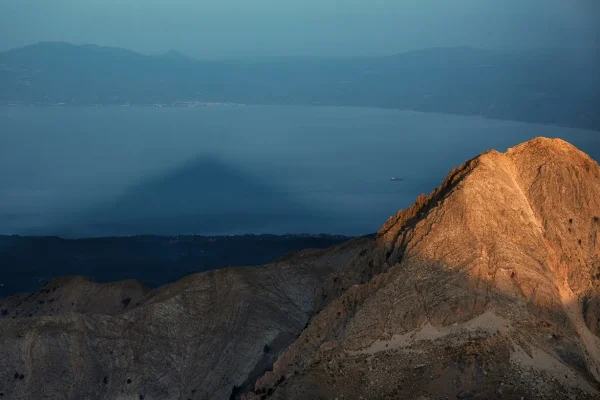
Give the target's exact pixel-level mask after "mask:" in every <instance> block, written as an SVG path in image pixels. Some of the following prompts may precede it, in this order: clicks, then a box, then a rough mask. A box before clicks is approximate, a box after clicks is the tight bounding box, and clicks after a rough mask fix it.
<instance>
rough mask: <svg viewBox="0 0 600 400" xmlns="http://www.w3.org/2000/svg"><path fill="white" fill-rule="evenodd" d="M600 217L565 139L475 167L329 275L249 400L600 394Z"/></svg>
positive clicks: (469, 165) (588, 177) (597, 176)
mask: <svg viewBox="0 0 600 400" xmlns="http://www.w3.org/2000/svg"><path fill="white" fill-rule="evenodd" d="M599 214H600V168H599V167H598V164H597V163H596V162H595V161H593V160H592V159H590V158H589V157H588V156H587V155H585V154H584V153H582V152H580V151H579V150H577V149H576V148H574V147H573V146H571V145H570V144H568V143H566V142H564V141H561V140H558V139H554V140H551V139H545V138H538V139H534V140H532V141H530V142H527V143H524V144H522V145H519V146H516V147H514V148H512V149H509V150H508V151H507V152H506V153H504V154H502V153H498V152H496V151H490V152H486V153H484V154H482V155H480V156H479V157H476V158H474V159H472V160H470V161H468V162H466V163H465V164H463V165H462V166H461V167H459V168H457V169H455V170H453V171H452V172H451V173H450V174H449V175H448V177H447V179H446V180H445V182H444V183H443V184H442V185H441V186H440V187H439V188H438V189H436V190H435V191H434V192H433V193H432V194H431V195H430V196H427V197H426V196H422V197H420V198H419V199H417V201H416V203H415V204H414V205H413V206H412V207H410V208H409V209H407V210H404V211H400V212H399V213H398V214H397V215H396V216H394V217H392V218H391V219H390V220H389V221H388V222H387V223H386V224H385V225H384V226H383V228H382V229H381V231H380V232H379V234H378V236H377V239H376V241H375V243H374V244H373V246H372V248H371V249H369V250H368V251H367V252H365V253H364V254H362V255H361V256H360V257H359V258H358V259H357V260H355V261H354V262H353V263H351V264H349V265H348V266H347V267H344V268H342V269H340V270H339V271H336V272H335V273H334V274H332V275H331V276H330V277H329V278H328V280H327V282H326V284H325V285H324V288H323V290H322V292H321V297H320V299H319V301H318V302H320V305H319V306H317V308H319V307H320V308H322V311H321V312H320V313H319V314H318V315H317V316H316V317H315V318H314V319H313V320H312V321H311V323H310V326H309V327H308V328H307V329H306V330H304V331H303V333H302V334H301V336H300V337H299V338H298V340H297V341H296V342H295V343H294V344H292V345H291V346H290V347H289V348H288V350H286V352H284V354H283V355H282V356H281V357H280V358H279V359H278V361H277V362H276V363H275V365H274V368H273V371H271V372H268V373H267V374H266V375H265V376H263V377H262V378H261V379H259V380H258V382H257V384H256V387H255V391H254V392H253V393H250V394H248V395H247V396H246V398H248V399H255V398H274V399H295V398H298V399H300V398H340V399H341V398H350V399H355V398H364V399H371V398H373V399H385V398H390V399H391V398H407V399H409V398H422V399H437V398H516V399H519V398H528V399H529V398H575V397H577V398H590V399H591V398H597V396H599V395H600V392H598V389H599V387H600V386H599V382H600V369H599V367H600V338H599V336H598V335H599V334H600V331H599V329H598V323H599V322H600V319H599V317H600V315H599V314H598V310H599V308H598V301H599V299H600V263H599V260H600V243H599V242H598V232H599V231H600V220H599ZM269 393H270V395H269Z"/></svg>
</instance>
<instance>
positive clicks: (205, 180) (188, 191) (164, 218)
mask: <svg viewBox="0 0 600 400" xmlns="http://www.w3.org/2000/svg"><path fill="white" fill-rule="evenodd" d="M324 217H325V214H324V213H323V212H320V211H319V210H316V209H315V208H312V207H309V206H307V205H305V204H302V203H300V202H298V201H296V200H294V199H292V198H291V197H290V196H289V195H288V194H287V193H285V192H284V191H279V190H277V189H276V188H274V187H272V186H270V185H268V184H267V183H265V182H262V181H260V180H259V179H257V178H254V177H252V176H250V175H248V174H246V173H244V172H243V171H240V170H238V169H236V168H234V167H232V166H230V165H226V164H225V163H223V162H221V161H219V160H217V159H215V158H212V157H200V158H197V159H194V160H192V161H190V162H187V163H185V164H183V165H182V166H180V167H178V168H176V169H174V170H172V171H168V172H166V173H165V174H162V175H160V176H157V177H153V178H150V179H148V180H146V181H144V182H141V183H139V184H136V185H134V186H132V187H130V188H129V189H128V190H126V192H125V193H124V194H123V195H122V196H121V197H119V198H116V199H115V200H113V201H110V202H108V203H105V204H100V205H98V206H96V207H94V208H92V209H89V210H86V211H84V212H83V213H80V214H77V215H74V216H73V217H72V218H71V219H70V220H69V221H66V223H65V224H63V226H62V227H61V228H60V229H59V231H60V234H62V235H67V236H69V235H70V234H72V233H73V232H75V231H77V232H78V233H79V231H84V232H82V233H83V234H85V235H89V236H98V235H115V234H118V235H135V234H162V235H180V234H223V233H231V232H234V233H240V234H242V233H262V232H269V233H287V232H285V231H281V229H285V227H289V226H291V225H293V226H298V229H299V231H305V232H309V231H310V227H311V226H314V225H315V222H316V221H318V220H322V219H323V218H324ZM296 224H297V225H296Z"/></svg>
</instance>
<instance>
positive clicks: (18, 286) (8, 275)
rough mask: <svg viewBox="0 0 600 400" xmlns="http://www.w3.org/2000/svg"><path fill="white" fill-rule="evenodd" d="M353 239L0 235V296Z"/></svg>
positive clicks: (180, 272) (155, 277)
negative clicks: (74, 278)
mask: <svg viewBox="0 0 600 400" xmlns="http://www.w3.org/2000/svg"><path fill="white" fill-rule="evenodd" d="M349 239H350V238H348V237H345V236H333V235H281V236H276V235H241V236H132V237H105V238H93V239H77V240H67V239H62V238H59V237H41V236H1V235H0V299H2V298H4V297H7V296H10V295H13V294H15V293H18V292H25V291H35V290H37V289H39V288H40V287H41V286H42V285H43V284H44V283H46V282H48V281H50V280H52V279H53V278H55V277H57V276H64V275H84V276H88V277H90V278H92V279H93V280H94V281H96V282H109V281H116V280H122V279H129V278H133V279H138V280H139V281H140V282H142V283H144V284H145V285H147V286H150V287H157V286H160V285H164V284H166V283H168V282H172V281H175V280H177V279H179V278H181V277H183V276H185V275H188V274H191V273H194V272H204V271H208V270H212V269H218V268H224V267H229V266H240V265H244V266H253V265H262V264H266V263H268V262H270V261H273V260H274V259H276V258H279V257H282V256H284V255H286V254H288V253H290V252H293V251H299V250H303V249H309V248H311V249H321V248H326V247H329V246H333V245H337V244H340V243H343V242H345V241H347V240H349Z"/></svg>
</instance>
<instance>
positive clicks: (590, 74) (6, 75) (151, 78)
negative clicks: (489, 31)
mask: <svg viewBox="0 0 600 400" xmlns="http://www.w3.org/2000/svg"><path fill="white" fill-rule="evenodd" d="M205 103H241V104H277V105H282V104H290V105H331V106H368V107H380V108H392V109H410V110H417V111H425V112H439V113H452V114H462V115H481V116H485V117H489V118H499V119H509V120H518V121H525V122H533V123H547V124H557V125H566V126H573V127H581V128H587V129H595V130H600V113H599V111H598V110H600V51H599V50H598V49H591V50H575V49H538V50H530V51H523V50H521V51H488V50H481V49H474V48H469V47H453V48H432V49H426V50H420V51H412V52H408V53H403V54H398V55H393V56H386V57H363V58H322V57H319V58H316V57H315V58H268V59H266V58H263V59H252V60H250V59H248V60H229V61H200V60H195V59H193V58H190V57H187V56H185V55H183V54H181V53H178V52H175V51H171V52H168V53H166V54H164V55H158V56H146V55H141V54H138V53H135V52H132V51H129V50H125V49H120V48H110V47H100V46H95V45H81V46H76V45H72V44H68V43H47V42H44V43H38V44H35V45H31V46H27V47H22V48H17V49H13V50H9V51H6V52H3V53H0V105H134V104H136V105H163V106H198V105H202V104H205Z"/></svg>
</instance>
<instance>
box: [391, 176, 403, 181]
mask: <svg viewBox="0 0 600 400" xmlns="http://www.w3.org/2000/svg"><path fill="white" fill-rule="evenodd" d="M403 180H404V178H396V177H395V176H392V177H391V178H390V181H392V182H402V181H403Z"/></svg>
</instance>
